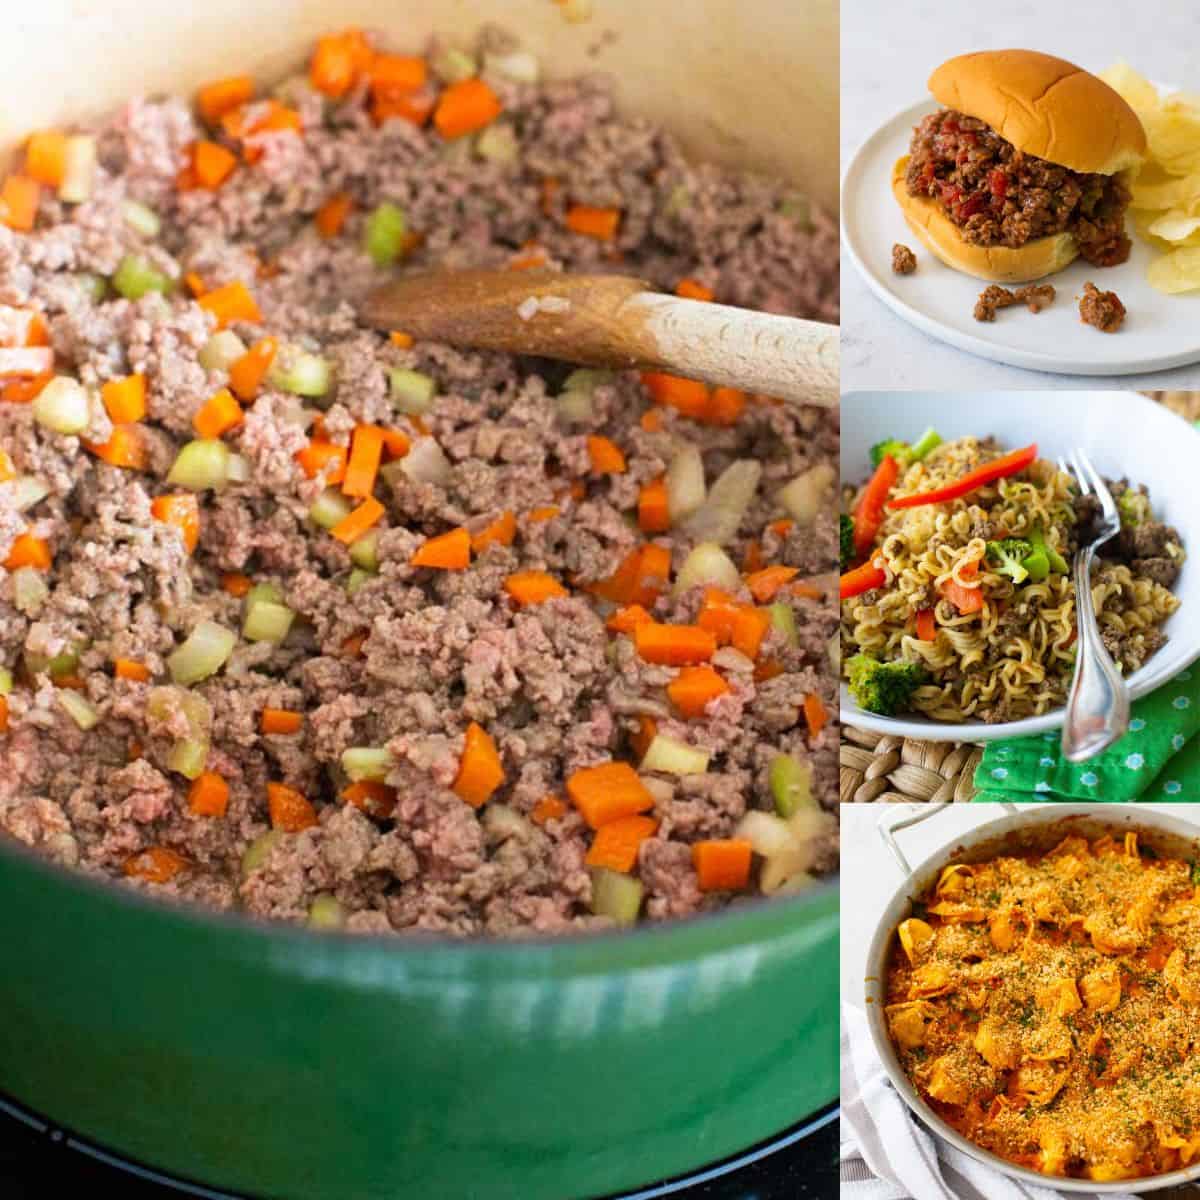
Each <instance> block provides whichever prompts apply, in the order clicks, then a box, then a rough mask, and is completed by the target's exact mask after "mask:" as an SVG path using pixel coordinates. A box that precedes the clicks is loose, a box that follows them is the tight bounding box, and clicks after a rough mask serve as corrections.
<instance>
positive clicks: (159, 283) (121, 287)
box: [111, 254, 172, 300]
mask: <svg viewBox="0 0 1200 1200" xmlns="http://www.w3.org/2000/svg"><path fill="white" fill-rule="evenodd" d="M111 282H112V285H113V288H114V289H115V290H116V292H117V294H118V295H121V296H124V297H125V299H126V300H140V299H141V298H142V297H143V296H144V295H146V293H147V292H162V293H164V294H165V293H167V292H169V291H170V290H171V287H172V283H171V279H170V277H169V276H167V275H165V274H163V272H162V271H159V270H158V269H157V268H155V267H152V266H151V265H150V263H149V262H147V261H146V259H144V258H143V257H142V256H141V255H140V254H127V255H125V257H124V258H123V259H121V261H120V262H119V263H118V264H117V269H116V271H115V272H114V273H113V277H112V281H111Z"/></svg>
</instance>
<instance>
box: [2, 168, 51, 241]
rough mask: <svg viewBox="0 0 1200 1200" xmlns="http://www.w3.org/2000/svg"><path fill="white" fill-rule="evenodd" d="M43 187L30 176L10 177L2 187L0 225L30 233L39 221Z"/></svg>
mask: <svg viewBox="0 0 1200 1200" xmlns="http://www.w3.org/2000/svg"><path fill="white" fill-rule="evenodd" d="M41 195H42V185H41V184H40V183H38V181H37V180H36V179H30V178H29V176H28V175H10V176H9V177H8V178H7V179H6V180H5V181H4V183H3V185H2V186H0V225H7V226H8V227H9V229H16V230H18V231H19V232H21V233H28V232H29V230H31V229H32V228H33V223H34V222H35V221H36V220H37V210H38V201H39V200H40V199H41Z"/></svg>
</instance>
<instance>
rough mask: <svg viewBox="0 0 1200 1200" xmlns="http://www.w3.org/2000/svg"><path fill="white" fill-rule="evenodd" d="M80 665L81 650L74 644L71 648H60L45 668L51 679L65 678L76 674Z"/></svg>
mask: <svg viewBox="0 0 1200 1200" xmlns="http://www.w3.org/2000/svg"><path fill="white" fill-rule="evenodd" d="M78 666H79V651H78V650H77V649H76V648H75V647H74V646H72V647H71V648H70V649H69V650H60V651H59V652H58V653H57V654H56V655H55V656H54V657H53V658H51V659H49V660H48V661H47V663H46V667H45V670H46V674H47V675H49V676H50V678H51V679H65V678H66V677H67V676H68V675H74V674H75V670H76V668H77V667H78Z"/></svg>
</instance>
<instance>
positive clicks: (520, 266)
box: [508, 245, 549, 271]
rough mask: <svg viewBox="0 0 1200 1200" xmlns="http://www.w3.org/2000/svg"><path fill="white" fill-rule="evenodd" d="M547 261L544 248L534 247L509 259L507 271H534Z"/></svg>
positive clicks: (547, 257)
mask: <svg viewBox="0 0 1200 1200" xmlns="http://www.w3.org/2000/svg"><path fill="white" fill-rule="evenodd" d="M548 260H549V256H548V255H547V253H546V250H545V248H544V247H542V246H537V245H535V246H533V247H531V248H530V249H528V250H524V251H522V252H521V253H520V254H518V255H517V256H516V257H515V258H510V259H509V260H508V269H509V270H510V271H536V270H537V269H538V268H539V267H544V266H545V265H546V263H547V261H548Z"/></svg>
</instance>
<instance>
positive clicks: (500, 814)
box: [481, 804, 532, 842]
mask: <svg viewBox="0 0 1200 1200" xmlns="http://www.w3.org/2000/svg"><path fill="white" fill-rule="evenodd" d="M481 821H482V823H483V828H484V831H485V832H486V833H487V835H488V836H489V837H490V838H491V839H492V840H493V841H496V842H503V841H507V840H508V839H509V838H511V837H515V838H526V837H528V836H529V835H530V834H531V832H532V830H531V828H530V825H529V821H528V820H527V819H526V818H525V817H524V816H522V815H521V814H520V813H519V812H517V810H516V809H515V808H510V807H509V806H508V805H507V804H489V805H488V806H487V808H485V809H484V810H483V816H482V818H481Z"/></svg>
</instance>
